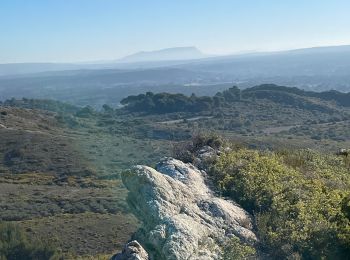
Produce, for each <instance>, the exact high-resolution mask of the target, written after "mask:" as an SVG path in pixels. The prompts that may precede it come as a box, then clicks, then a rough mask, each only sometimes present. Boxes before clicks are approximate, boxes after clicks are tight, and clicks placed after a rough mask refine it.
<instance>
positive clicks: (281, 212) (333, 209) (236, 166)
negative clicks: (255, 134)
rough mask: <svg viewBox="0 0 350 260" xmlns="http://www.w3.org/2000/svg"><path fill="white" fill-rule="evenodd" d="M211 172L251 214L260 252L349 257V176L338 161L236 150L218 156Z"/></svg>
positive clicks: (305, 154) (301, 154)
mask: <svg viewBox="0 0 350 260" xmlns="http://www.w3.org/2000/svg"><path fill="white" fill-rule="evenodd" d="M210 174H211V176H212V177H213V179H214V181H215V183H216V185H217V187H218V188H219V189H220V191H221V192H222V193H223V194H224V195H226V196H230V197H231V198H232V199H234V200H236V201H237V202H238V203H240V204H241V205H242V206H243V207H244V208H245V209H247V210H248V211H249V212H251V213H252V214H253V215H254V216H255V219H256V227H257V233H258V235H259V238H260V242H261V245H262V247H263V250H267V252H268V253H269V254H270V256H271V257H273V258H274V259H282V258H298V257H300V258H303V259H310V258H311V259H322V258H328V259H329V258H331V259H334V258H336V259H342V258H344V257H346V256H348V255H349V253H350V232H349V231H350V225H349V223H350V221H349V217H348V214H349V200H350V199H348V198H349V197H347V196H349V195H348V194H349V192H348V191H349V188H350V174H349V170H348V167H347V165H346V164H345V163H344V161H343V159H342V158H339V157H336V156H331V155H321V154H318V153H316V152H313V151H311V150H303V151H289V152H287V153H272V152H258V151H253V150H246V149H239V150H236V151H232V152H228V153H225V154H223V155H222V156H220V158H219V159H218V160H217V161H216V162H214V163H213V165H212V167H211V170H210Z"/></svg>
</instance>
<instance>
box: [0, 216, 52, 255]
mask: <svg viewBox="0 0 350 260" xmlns="http://www.w3.org/2000/svg"><path fill="white" fill-rule="evenodd" d="M0 259H1V260H18V259H26V260H48V259H58V255H57V253H56V250H55V249H54V248H53V247H52V245H50V244H48V243H47V242H46V243H42V242H40V241H29V240H28V239H27V237H26V235H25V233H24V232H23V231H22V230H21V229H20V228H19V227H18V226H16V225H14V224H11V223H7V222H0Z"/></svg>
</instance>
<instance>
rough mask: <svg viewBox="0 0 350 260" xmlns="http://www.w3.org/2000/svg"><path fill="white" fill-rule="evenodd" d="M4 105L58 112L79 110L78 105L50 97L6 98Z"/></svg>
mask: <svg viewBox="0 0 350 260" xmlns="http://www.w3.org/2000/svg"><path fill="white" fill-rule="evenodd" d="M3 105H4V106H11V107H22V108H30V109H41V110H47V111H52V112H60V113H75V112H77V111H78V110H79V108H78V107H76V106H73V105H71V104H68V103H64V102H60V101H55V100H50V99H28V98H23V99H14V98H12V99H8V100H6V101H4V103H3Z"/></svg>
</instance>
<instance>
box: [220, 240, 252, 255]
mask: <svg viewBox="0 0 350 260" xmlns="http://www.w3.org/2000/svg"><path fill="white" fill-rule="evenodd" d="M223 259H224V260H243V259H256V251H255V249H254V248H253V247H251V246H249V245H246V244H244V243H242V242H241V241H240V240H239V238H237V237H233V238H231V239H230V240H229V242H228V243H227V244H226V245H225V246H224V250H223Z"/></svg>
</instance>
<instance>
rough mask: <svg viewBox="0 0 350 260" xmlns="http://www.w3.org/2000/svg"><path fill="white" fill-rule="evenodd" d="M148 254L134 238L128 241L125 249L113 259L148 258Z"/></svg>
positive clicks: (135, 259)
mask: <svg viewBox="0 0 350 260" xmlns="http://www.w3.org/2000/svg"><path fill="white" fill-rule="evenodd" d="M148 259H149V257H148V254H147V252H146V251H145V249H144V248H143V247H142V246H141V245H140V243H139V242H137V241H136V240H133V241H131V242H129V243H127V244H126V245H125V246H124V248H123V251H122V252H121V253H118V254H116V255H114V256H113V257H112V258H111V260H148Z"/></svg>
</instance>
